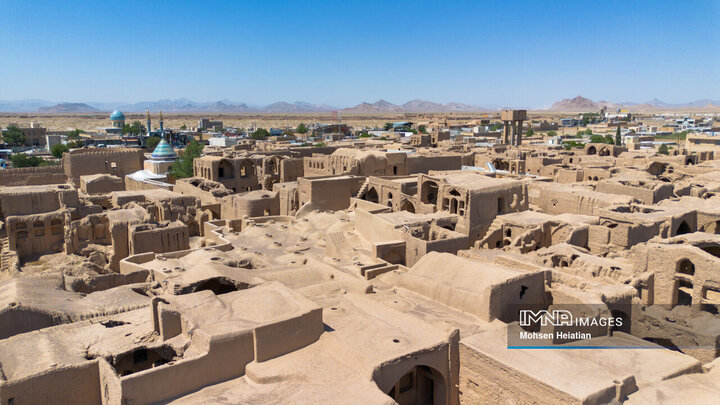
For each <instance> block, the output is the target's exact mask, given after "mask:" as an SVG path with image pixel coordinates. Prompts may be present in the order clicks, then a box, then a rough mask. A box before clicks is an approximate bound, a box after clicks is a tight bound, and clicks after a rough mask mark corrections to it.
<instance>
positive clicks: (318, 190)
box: [298, 176, 364, 210]
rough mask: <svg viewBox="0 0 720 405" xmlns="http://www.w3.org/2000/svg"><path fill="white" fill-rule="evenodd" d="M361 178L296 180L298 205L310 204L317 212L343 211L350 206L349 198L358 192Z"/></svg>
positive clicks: (362, 179) (361, 181)
mask: <svg viewBox="0 0 720 405" xmlns="http://www.w3.org/2000/svg"><path fill="white" fill-rule="evenodd" d="M363 181H364V178H363V177H357V176H342V177H334V178H322V179H305V178H299V179H298V199H299V205H300V207H302V206H303V205H305V204H307V203H309V202H312V206H313V208H314V209H318V210H344V209H347V208H348V207H349V206H350V198H352V197H354V196H355V195H356V194H357V192H358V191H359V190H360V187H361V186H362V183H363Z"/></svg>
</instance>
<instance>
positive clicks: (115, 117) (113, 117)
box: [110, 110, 125, 121]
mask: <svg viewBox="0 0 720 405" xmlns="http://www.w3.org/2000/svg"><path fill="white" fill-rule="evenodd" d="M110 121H125V114H123V113H122V112H121V111H120V110H115V111H113V112H112V114H110Z"/></svg>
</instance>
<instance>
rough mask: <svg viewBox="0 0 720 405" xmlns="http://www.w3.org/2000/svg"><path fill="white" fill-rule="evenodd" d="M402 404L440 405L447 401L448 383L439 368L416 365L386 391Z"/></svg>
mask: <svg viewBox="0 0 720 405" xmlns="http://www.w3.org/2000/svg"><path fill="white" fill-rule="evenodd" d="M386 394H387V395H388V396H389V397H390V398H392V399H393V400H394V401H395V402H397V403H398V404H400V405H440V404H445V403H446V402H447V384H446V383H445V378H443V376H442V374H440V372H438V371H437V370H435V369H433V368H431V367H428V366H416V367H414V368H412V369H411V370H410V371H408V372H407V373H405V374H404V375H403V376H402V377H400V379H399V380H398V381H397V382H396V383H395V384H394V385H393V386H392V387H391V388H390V389H389V390H388V391H387V392H386Z"/></svg>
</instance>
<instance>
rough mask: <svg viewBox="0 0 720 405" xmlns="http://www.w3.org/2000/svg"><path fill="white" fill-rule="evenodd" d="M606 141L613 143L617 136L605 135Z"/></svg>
mask: <svg viewBox="0 0 720 405" xmlns="http://www.w3.org/2000/svg"><path fill="white" fill-rule="evenodd" d="M605 143H607V144H609V145H612V144H614V143H615V138H613V137H612V135H605Z"/></svg>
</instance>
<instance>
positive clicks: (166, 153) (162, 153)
mask: <svg viewBox="0 0 720 405" xmlns="http://www.w3.org/2000/svg"><path fill="white" fill-rule="evenodd" d="M151 158H152V159H153V160H175V159H177V154H176V153H175V150H173V148H172V146H170V144H169V143H168V142H167V141H166V140H165V139H163V140H161V141H160V143H158V145H157V146H156V147H155V150H154V151H153V153H152V155H151Z"/></svg>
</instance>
